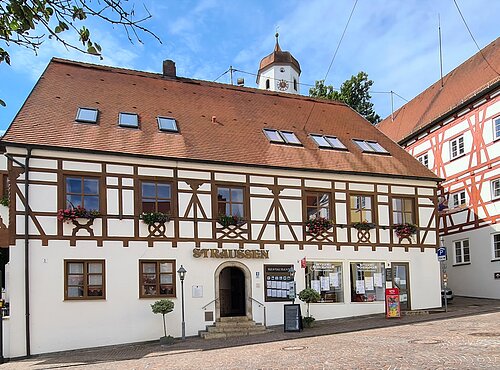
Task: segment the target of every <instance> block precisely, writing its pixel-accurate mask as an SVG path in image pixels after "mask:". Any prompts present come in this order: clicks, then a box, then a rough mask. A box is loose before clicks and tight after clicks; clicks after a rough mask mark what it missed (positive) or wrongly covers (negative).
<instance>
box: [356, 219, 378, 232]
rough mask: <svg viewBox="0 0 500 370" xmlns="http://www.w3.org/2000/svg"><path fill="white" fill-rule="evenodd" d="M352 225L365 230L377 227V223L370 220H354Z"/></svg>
mask: <svg viewBox="0 0 500 370" xmlns="http://www.w3.org/2000/svg"><path fill="white" fill-rule="evenodd" d="M352 227H354V228H355V229H356V230H358V231H359V230H364V231H369V230H371V229H375V224H374V223H373V222H368V221H366V220H365V221H361V222H354V223H353V224H352Z"/></svg>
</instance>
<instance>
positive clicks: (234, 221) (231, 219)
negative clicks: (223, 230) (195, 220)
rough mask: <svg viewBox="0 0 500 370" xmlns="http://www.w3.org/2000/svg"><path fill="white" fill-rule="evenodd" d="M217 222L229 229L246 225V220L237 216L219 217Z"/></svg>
mask: <svg viewBox="0 0 500 370" xmlns="http://www.w3.org/2000/svg"><path fill="white" fill-rule="evenodd" d="M217 222H219V223H220V224H221V225H222V226H224V227H228V226H241V225H243V224H244V223H245V220H244V219H243V218H242V217H240V216H236V215H234V216H233V215H219V218H218V219H217Z"/></svg>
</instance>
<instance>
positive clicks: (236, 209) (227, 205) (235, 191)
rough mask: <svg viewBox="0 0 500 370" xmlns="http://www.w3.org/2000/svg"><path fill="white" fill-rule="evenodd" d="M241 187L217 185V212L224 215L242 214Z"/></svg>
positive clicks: (241, 215)
mask: <svg viewBox="0 0 500 370" xmlns="http://www.w3.org/2000/svg"><path fill="white" fill-rule="evenodd" d="M243 199H244V197H243V188H235V187H219V188H218V189H217V213H218V215H226V216H238V217H243V216H244V207H243V203H244V201H243Z"/></svg>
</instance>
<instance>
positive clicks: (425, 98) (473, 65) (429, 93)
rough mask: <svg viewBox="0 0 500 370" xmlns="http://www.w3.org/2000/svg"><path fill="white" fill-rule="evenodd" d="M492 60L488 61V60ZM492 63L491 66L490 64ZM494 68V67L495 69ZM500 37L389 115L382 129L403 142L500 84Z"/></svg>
mask: <svg viewBox="0 0 500 370" xmlns="http://www.w3.org/2000/svg"><path fill="white" fill-rule="evenodd" d="M485 58H486V60H487V61H488V62H486V60H485ZM488 63H489V64H490V65H491V66H490V65H488ZM491 67H493V68H491ZM499 72H500V38H497V39H496V40H495V41H493V42H492V43H491V44H489V45H488V46H486V47H485V48H484V49H483V50H482V51H481V53H477V54H476V55H474V56H473V57H471V58H470V59H468V60H467V61H465V62H464V63H463V64H461V65H460V66H458V67H457V68H455V69H454V70H453V71H451V72H450V73H448V74H447V75H446V76H445V77H444V78H443V81H444V86H443V87H441V81H440V80H439V81H437V82H435V83H434V84H433V85H431V86H430V87H429V88H428V89H426V90H425V91H423V92H422V93H420V94H419V95H418V96H417V97H415V98H414V99H413V100H411V101H410V102H409V103H407V104H405V105H403V106H402V107H401V108H400V109H398V110H397V111H396V112H394V121H393V120H392V119H391V117H390V116H389V117H387V118H386V119H384V120H383V121H382V122H380V123H379V124H378V128H379V129H380V130H381V131H382V132H383V133H385V134H386V135H387V136H389V137H390V138H391V139H393V140H394V141H396V142H403V141H404V140H405V139H407V138H409V137H410V136H412V134H414V133H416V132H418V131H419V130H421V129H423V128H424V127H426V126H428V125H430V124H432V123H433V122H434V121H436V120H438V119H440V118H445V116H446V115H447V114H448V113H450V112H451V111H453V110H454V109H456V108H458V107H459V106H460V105H462V104H463V103H464V102H466V101H468V100H469V99H472V98H474V97H476V96H479V95H480V94H481V93H482V92H483V91H484V90H486V89H488V88H489V87H491V86H493V85H495V84H498V83H500V76H499V75H498V73H499Z"/></svg>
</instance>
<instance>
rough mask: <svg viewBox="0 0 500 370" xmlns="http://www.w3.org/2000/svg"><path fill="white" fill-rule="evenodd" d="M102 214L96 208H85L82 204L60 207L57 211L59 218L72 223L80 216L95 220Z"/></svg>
mask: <svg viewBox="0 0 500 370" xmlns="http://www.w3.org/2000/svg"><path fill="white" fill-rule="evenodd" d="M100 216H101V213H100V212H99V211H98V210H96V209H85V208H84V207H82V206H76V207H70V208H66V209H60V210H58V211H57V219H58V220H59V221H61V222H67V223H71V222H73V221H75V220H76V219H78V218H85V219H87V220H94V219H96V218H98V217H100Z"/></svg>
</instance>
